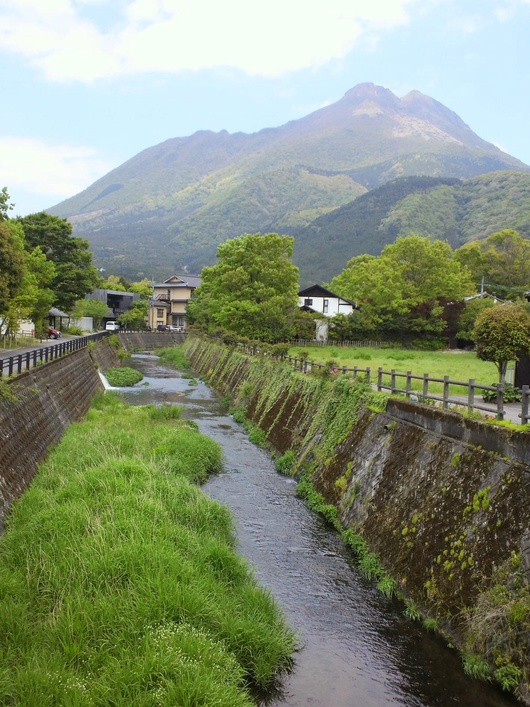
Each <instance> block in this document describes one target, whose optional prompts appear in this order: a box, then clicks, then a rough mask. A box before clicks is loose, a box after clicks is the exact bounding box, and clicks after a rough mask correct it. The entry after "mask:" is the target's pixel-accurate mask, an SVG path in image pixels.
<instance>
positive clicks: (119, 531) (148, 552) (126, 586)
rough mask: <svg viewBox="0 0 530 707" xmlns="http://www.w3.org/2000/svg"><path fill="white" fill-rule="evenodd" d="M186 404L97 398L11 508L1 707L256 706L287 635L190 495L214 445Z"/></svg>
mask: <svg viewBox="0 0 530 707" xmlns="http://www.w3.org/2000/svg"><path fill="white" fill-rule="evenodd" d="M176 410H178V408H175V407H173V406H163V407H151V406H148V407H129V406H126V405H125V404H123V403H122V402H120V401H119V399H117V398H116V397H115V396H113V395H112V394H108V393H107V394H106V395H105V396H104V397H103V396H101V397H99V398H98V399H97V400H96V401H95V402H94V406H93V407H92V409H91V410H90V412H89V413H88V415H87V417H86V419H85V420H84V421H83V422H81V423H76V424H73V425H72V426H71V427H70V428H69V429H68V431H67V432H66V434H65V436H64V438H63V440H62V441H61V443H60V444H59V445H58V446H57V447H56V448H55V449H54V450H53V451H52V452H51V453H50V455H49V457H48V459H47V460H46V462H45V463H44V464H43V465H42V466H41V468H40V470H39V473H38V475H37V477H36V478H35V480H34V482H33V485H32V486H31V487H30V488H29V489H28V491H27V492H26V493H25V494H24V496H23V497H22V498H21V499H19V500H18V501H17V503H16V504H15V505H14V507H13V510H12V513H11V515H10V517H9V519H8V527H7V529H6V531H5V534H4V536H3V538H2V541H1V555H0V597H1V601H0V650H1V654H2V670H1V671H0V703H1V704H6V705H8V704H13V705H15V704H16V705H22V704H24V705H27V706H28V707H45V706H46V705H49V706H50V707H51V706H52V705H53V706H54V707H55V705H79V706H81V705H82V706H83V707H86V706H90V705H94V706H95V705H101V706H103V705H109V704H112V705H116V706H120V705H123V707H129V706H130V705H135V706H140V707H141V706H145V707H147V706H148V705H149V706H151V705H153V706H155V705H167V706H169V705H171V706H173V705H184V706H185V705H188V706H189V707H194V706H195V705H198V704H207V705H220V706H223V705H225V706H226V707H236V706H238V705H242V706H243V705H245V706H247V705H251V704H253V700H252V698H251V693H252V690H255V689H259V690H262V689H267V688H269V687H270V686H271V685H273V683H274V681H275V679H276V677H277V675H278V672H279V671H280V670H282V669H284V668H286V667H287V666H288V665H289V663H290V655H291V654H292V652H293V650H294V647H295V638H294V636H293V633H292V632H291V631H290V630H289V629H288V628H287V626H286V624H285V620H284V617H283V616H282V614H281V612H280V610H279V609H278V607H277V605H276V604H275V603H274V601H273V600H272V598H271V596H270V595H269V593H268V592H267V591H265V590H263V589H261V588H260V587H259V586H258V584H257V582H256V580H255V579H254V578H253V576H252V573H251V571H250V569H249V567H248V566H247V564H246V563H245V561H244V560H243V559H242V558H240V557H239V556H238V555H237V554H236V553H235V551H234V529H233V523H232V519H231V516H230V514H229V512H228V510H227V509H226V508H224V507H223V506H221V505H220V504H219V503H217V502H215V501H212V500H211V499H209V498H207V497H206V496H205V495H204V494H203V493H202V492H201V490H200V489H199V488H198V487H197V486H196V482H200V481H203V480H205V479H206V478H207V477H208V475H209V474H211V473H214V472H216V471H218V470H219V469H220V467H221V463H222V456H221V451H220V448H219V446H218V445H217V444H216V443H215V442H213V441H212V440H210V439H208V438H206V437H204V436H202V435H201V434H200V433H199V432H197V430H196V429H195V426H194V425H193V424H188V423H187V422H185V421H181V420H179V419H178V417H179V413H178V412H175V411H176Z"/></svg>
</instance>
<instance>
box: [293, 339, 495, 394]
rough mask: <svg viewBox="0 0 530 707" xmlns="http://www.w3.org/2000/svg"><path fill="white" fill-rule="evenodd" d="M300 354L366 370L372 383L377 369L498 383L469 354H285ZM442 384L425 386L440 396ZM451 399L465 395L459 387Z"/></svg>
mask: <svg viewBox="0 0 530 707" xmlns="http://www.w3.org/2000/svg"><path fill="white" fill-rule="evenodd" d="M300 351H306V352H307V353H308V355H309V357H308V360H309V361H316V362H320V363H323V362H325V361H329V360H333V361H335V362H336V363H337V364H338V366H339V367H342V366H346V367H347V368H353V367H354V366H357V367H358V368H359V369H362V368H367V367H370V369H371V377H372V381H374V382H375V381H376V379H377V369H378V368H382V369H383V370H384V371H386V372H390V371H391V370H392V369H394V370H396V371H397V372H398V373H407V371H411V372H412V374H413V375H415V376H423V374H424V373H428V374H429V377H431V378H439V379H443V377H444V376H449V378H450V379H451V380H453V381H460V382H462V383H467V381H469V379H470V378H474V379H475V382H476V383H477V384H479V385H493V384H495V383H496V382H497V380H498V377H499V376H498V373H497V369H496V367H495V364H494V363H491V362H490V361H481V360H480V359H479V358H477V356H476V354H475V353H474V352H473V351H459V352H454V353H453V352H452V351H409V350H406V349H391V348H389V349H376V348H372V347H366V348H364V347H346V346H344V347H341V346H293V347H292V348H291V349H290V350H289V353H290V355H291V356H298V355H299V354H300ZM389 381H390V376H385V378H384V381H383V382H384V383H385V385H387V384H389ZM397 384H398V386H399V387H402V388H404V387H405V379H404V378H399V379H398V383H397ZM422 385H423V384H422V381H421V380H414V381H413V382H412V389H413V390H417V391H421V390H422ZM442 388H443V384H442V383H429V392H431V393H441V392H442ZM450 394H451V395H466V394H467V391H466V389H465V388H463V387H461V386H452V387H451V390H450Z"/></svg>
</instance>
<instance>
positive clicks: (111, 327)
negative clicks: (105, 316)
mask: <svg viewBox="0 0 530 707" xmlns="http://www.w3.org/2000/svg"><path fill="white" fill-rule="evenodd" d="M105 329H106V331H119V329H120V325H119V324H118V322H107V323H106V324H105Z"/></svg>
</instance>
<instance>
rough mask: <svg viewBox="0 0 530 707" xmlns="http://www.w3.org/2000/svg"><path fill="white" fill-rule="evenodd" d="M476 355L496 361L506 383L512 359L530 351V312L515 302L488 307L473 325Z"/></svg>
mask: <svg viewBox="0 0 530 707" xmlns="http://www.w3.org/2000/svg"><path fill="white" fill-rule="evenodd" d="M473 339H474V341H475V345H476V350H477V356H478V357H479V358H480V359H482V360H483V361H493V363H494V364H495V365H496V367H497V370H498V371H499V383H502V384H503V385H504V381H505V377H506V368H507V366H508V363H509V361H517V360H519V358H520V357H521V356H523V355H527V354H528V353H529V352H530V314H529V313H528V312H527V311H526V310H525V309H524V308H523V307H520V306H518V305H515V304H503V305H497V306H496V307H493V308H491V309H485V310H484V311H483V312H482V313H481V314H480V315H479V316H478V318H477V321H476V324H475V328H474V329H473Z"/></svg>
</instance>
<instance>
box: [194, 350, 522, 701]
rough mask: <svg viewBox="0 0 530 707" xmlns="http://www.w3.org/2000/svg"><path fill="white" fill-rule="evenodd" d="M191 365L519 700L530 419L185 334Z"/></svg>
mask: <svg viewBox="0 0 530 707" xmlns="http://www.w3.org/2000/svg"><path fill="white" fill-rule="evenodd" d="M186 349H187V352H188V356H189V357H190V359H191V361H192V365H193V366H194V368H195V369H196V370H197V371H198V372H199V373H201V374H203V375H204V376H206V378H207V379H208V380H209V382H210V383H211V385H212V386H213V387H214V388H216V389H217V390H218V391H220V392H221V393H222V394H225V395H230V397H231V399H232V402H233V405H234V406H235V407H236V408H237V407H240V408H243V409H244V410H245V411H246V415H247V417H248V418H249V419H250V420H251V421H252V423H253V424H254V425H256V426H259V427H260V428H261V429H262V430H264V432H265V434H266V437H267V440H268V441H269V442H270V443H271V444H272V446H273V447H274V448H275V449H276V450H277V452H278V453H279V454H284V453H285V452H287V451H289V450H292V451H294V453H295V455H296V459H297V462H296V464H295V466H294V470H295V472H297V473H298V474H300V473H306V474H309V475H310V477H311V481H312V484H313V486H314V488H315V489H316V490H317V491H318V492H320V494H322V496H323V497H324V499H325V501H326V502H327V503H329V504H332V505H333V506H334V507H335V508H336V509H337V514H338V518H339V520H340V522H341V524H342V527H343V528H344V529H348V528H350V529H352V530H353V531H354V532H355V533H357V534H359V535H360V536H362V537H363V538H364V539H365V540H366V541H367V542H368V544H369V548H370V550H371V551H372V552H374V553H377V555H378V556H379V558H380V561H381V563H382V564H383V566H384V567H385V569H386V570H387V571H388V572H389V573H390V574H391V575H392V576H393V577H394V578H395V579H396V580H397V581H398V584H399V587H400V589H401V591H402V592H403V593H404V595H405V597H406V598H407V599H408V601H409V606H413V607H414V608H415V609H417V611H418V612H419V613H422V614H423V615H424V617H429V618H430V625H431V626H437V627H438V628H439V630H440V631H442V632H443V633H444V634H445V635H446V636H448V637H450V640H451V641H452V642H453V643H454V644H455V645H457V646H458V647H459V649H460V650H461V651H462V652H463V654H464V655H465V656H466V657H467V660H470V659H475V658H476V657H477V656H478V657H479V658H480V660H481V661H483V663H484V664H487V667H488V668H489V670H490V673H491V675H493V676H494V677H495V678H496V679H497V680H498V681H499V682H501V683H502V684H505V685H509V686H510V687H511V688H513V687H514V686H515V685H517V684H518V685H519V687H518V690H519V695H520V696H522V697H523V699H524V700H525V701H526V702H527V703H529V704H530V692H529V690H528V684H529V682H530V643H529V642H530V590H529V580H530V512H529V508H530V468H529V462H530V445H529V443H528V442H529V433H528V432H521V431H514V430H511V429H508V428H503V427H497V426H493V425H491V424H487V423H485V422H482V421H478V420H473V419H467V418H464V417H462V416H461V415H459V414H457V413H454V412H446V411H443V410H440V409H437V408H435V407H432V406H429V405H422V404H418V403H412V402H410V401H408V400H404V399H388V402H387V403H386V406H385V404H383V408H381V398H380V397H379V399H377V400H376V398H377V396H378V395H379V394H377V393H372V392H370V391H368V392H366V389H365V394H364V400H363V399H362V395H361V394H360V393H359V392H356V391H357V389H358V388H359V386H354V385H352V384H351V381H348V380H340V379H338V380H334V379H332V378H331V377H329V376H328V378H327V379H323V378H321V379H316V378H314V377H312V376H311V377H310V376H307V375H303V374H301V373H294V372H293V371H291V370H290V368H289V367H287V366H285V365H282V364H280V363H275V362H272V361H270V360H266V359H249V358H248V357H246V356H244V355H243V354H241V353H239V352H237V351H234V350H233V349H228V348H227V347H224V346H222V345H219V344H215V343H212V342H207V341H202V340H199V339H196V338H192V339H190V340H189V341H188V342H187V343H186Z"/></svg>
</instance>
